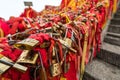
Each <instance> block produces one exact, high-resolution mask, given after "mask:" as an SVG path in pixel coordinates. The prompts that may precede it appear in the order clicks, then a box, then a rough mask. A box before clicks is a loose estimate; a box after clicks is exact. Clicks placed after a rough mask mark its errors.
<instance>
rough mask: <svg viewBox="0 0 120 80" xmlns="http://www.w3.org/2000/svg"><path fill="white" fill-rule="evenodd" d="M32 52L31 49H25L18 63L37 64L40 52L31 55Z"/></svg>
mask: <svg viewBox="0 0 120 80" xmlns="http://www.w3.org/2000/svg"><path fill="white" fill-rule="evenodd" d="M30 53H31V52H30V51H29V50H23V52H22V53H21V55H20V57H19V59H18V60H17V63H27V64H35V63H36V60H37V58H38V54H37V53H32V55H29V54H30Z"/></svg>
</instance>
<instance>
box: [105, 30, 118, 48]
mask: <svg viewBox="0 0 120 80" xmlns="http://www.w3.org/2000/svg"><path fill="white" fill-rule="evenodd" d="M104 42H106V43H109V44H113V45H117V46H120V34H116V33H111V32H110V33H109V34H108V32H107V35H106V36H105V37H104Z"/></svg>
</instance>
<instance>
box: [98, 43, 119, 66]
mask: <svg viewBox="0 0 120 80" xmlns="http://www.w3.org/2000/svg"><path fill="white" fill-rule="evenodd" d="M97 58H99V59H102V60H104V61H105V62H108V63H111V64H113V65H116V66H118V67H120V47H119V46H115V45H111V44H108V43H105V42H103V44H102V46H101V50H100V52H99V53H98V54H97Z"/></svg>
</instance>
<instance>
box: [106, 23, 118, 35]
mask: <svg viewBox="0 0 120 80" xmlns="http://www.w3.org/2000/svg"><path fill="white" fill-rule="evenodd" d="M108 32H113V33H119V34H120V25H109V28H108Z"/></svg>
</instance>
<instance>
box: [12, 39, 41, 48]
mask: <svg viewBox="0 0 120 80" xmlns="http://www.w3.org/2000/svg"><path fill="white" fill-rule="evenodd" d="M38 43H39V41H38V40H35V39H32V38H27V39H24V40H22V41H20V42H17V43H15V44H14V47H15V48H19V49H23V50H31V49H33V48H34V47H35V46H36V45H37V44H38Z"/></svg>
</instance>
